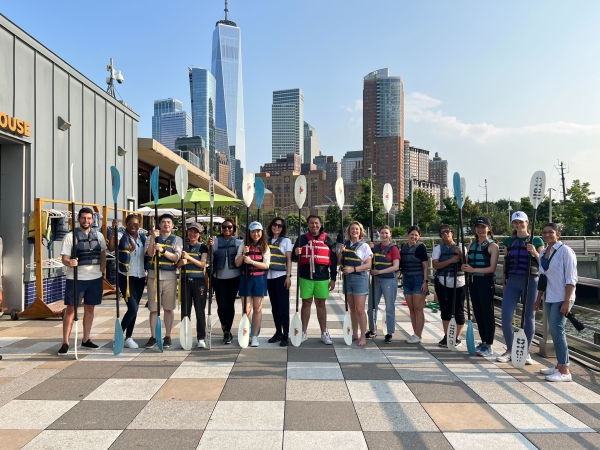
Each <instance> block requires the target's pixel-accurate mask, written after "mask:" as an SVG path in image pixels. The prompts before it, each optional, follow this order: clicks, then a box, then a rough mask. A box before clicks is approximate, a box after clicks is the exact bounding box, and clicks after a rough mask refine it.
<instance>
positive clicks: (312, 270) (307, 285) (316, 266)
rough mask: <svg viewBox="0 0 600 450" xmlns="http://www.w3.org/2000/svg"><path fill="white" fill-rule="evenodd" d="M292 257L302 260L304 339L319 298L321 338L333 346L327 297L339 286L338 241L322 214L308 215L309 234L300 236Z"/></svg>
mask: <svg viewBox="0 0 600 450" xmlns="http://www.w3.org/2000/svg"><path fill="white" fill-rule="evenodd" d="M292 259H293V260H294V261H298V260H299V261H300V267H299V268H298V270H299V273H298V276H299V278H300V286H299V288H300V297H301V298H302V312H301V318H302V342H304V341H306V340H307V339H308V335H307V334H306V330H307V328H308V321H309V320H310V308H311V306H312V303H313V298H314V301H315V306H316V307H317V319H318V320H319V327H320V328H321V341H322V342H323V343H324V344H325V345H331V344H332V343H333V342H331V338H330V337H329V333H328V332H327V310H326V309H325V300H327V298H328V297H329V291H333V289H334V288H335V279H336V277H337V255H336V253H335V243H334V242H333V240H332V239H331V237H329V236H328V235H327V233H325V232H323V231H322V229H321V218H320V217H319V216H314V215H310V216H308V233H306V234H303V235H302V236H300V239H299V240H298V241H296V243H295V244H294V251H293V252H292Z"/></svg>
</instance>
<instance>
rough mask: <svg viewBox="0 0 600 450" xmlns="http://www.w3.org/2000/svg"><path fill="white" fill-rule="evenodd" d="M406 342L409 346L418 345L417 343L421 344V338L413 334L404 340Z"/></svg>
mask: <svg viewBox="0 0 600 450" xmlns="http://www.w3.org/2000/svg"><path fill="white" fill-rule="evenodd" d="M406 342H408V343H409V344H418V343H419V342H421V338H420V337H419V336H417V335H416V334H413V335H412V336H411V337H409V338H408V339H407V340H406Z"/></svg>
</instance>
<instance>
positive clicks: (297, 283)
mask: <svg viewBox="0 0 600 450" xmlns="http://www.w3.org/2000/svg"><path fill="white" fill-rule="evenodd" d="M300 214H302V208H298V248H301V247H300V224H301V223H302V221H301V220H300ZM299 303H300V256H298V263H297V266H296V313H297V312H298V304H299ZM347 309H348V308H347V307H346V310H347Z"/></svg>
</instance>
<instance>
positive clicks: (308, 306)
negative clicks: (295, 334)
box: [300, 298, 313, 333]
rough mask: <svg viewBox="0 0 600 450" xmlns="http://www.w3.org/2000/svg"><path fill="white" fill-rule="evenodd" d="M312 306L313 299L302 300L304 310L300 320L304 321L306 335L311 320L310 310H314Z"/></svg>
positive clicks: (301, 312)
mask: <svg viewBox="0 0 600 450" xmlns="http://www.w3.org/2000/svg"><path fill="white" fill-rule="evenodd" d="M312 304H313V299H312V298H303V299H302V310H301V311H300V318H301V319H302V332H304V333H306V329H307V327H308V321H309V320H310V309H311V308H312Z"/></svg>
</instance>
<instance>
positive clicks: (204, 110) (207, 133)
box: [188, 67, 217, 173]
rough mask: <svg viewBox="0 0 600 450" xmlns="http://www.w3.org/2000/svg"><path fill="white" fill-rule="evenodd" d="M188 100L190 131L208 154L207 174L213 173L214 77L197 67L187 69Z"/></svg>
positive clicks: (214, 143)
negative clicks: (190, 115) (202, 144)
mask: <svg viewBox="0 0 600 450" xmlns="http://www.w3.org/2000/svg"><path fill="white" fill-rule="evenodd" d="M188 73H189V78H190V99H191V101H192V129H193V134H194V136H202V139H204V145H205V146H206V147H205V148H207V149H208V152H209V167H210V168H209V169H208V173H215V151H216V146H215V145H216V140H215V106H216V98H217V82H216V80H215V77H213V76H212V74H211V73H210V72H209V71H208V70H206V69H201V68H199V67H189V68H188Z"/></svg>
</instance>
